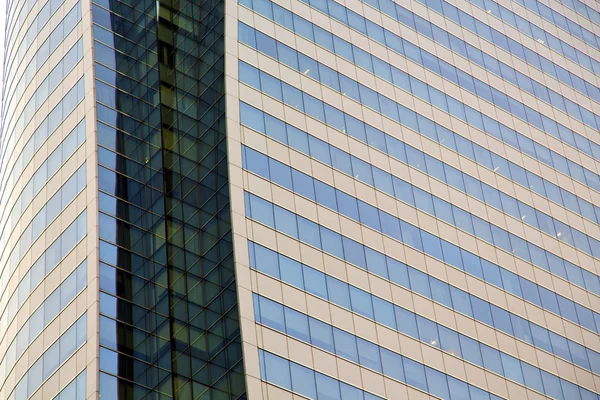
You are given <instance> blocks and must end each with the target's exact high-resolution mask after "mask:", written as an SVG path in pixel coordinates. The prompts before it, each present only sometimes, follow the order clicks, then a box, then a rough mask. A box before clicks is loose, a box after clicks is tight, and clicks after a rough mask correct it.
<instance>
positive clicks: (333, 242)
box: [246, 195, 600, 371]
mask: <svg viewBox="0 0 600 400" xmlns="http://www.w3.org/2000/svg"><path fill="white" fill-rule="evenodd" d="M246 204H247V206H246V213H247V214H248V215H249V216H250V217H251V218H253V219H255V220H256V221H258V222H261V223H263V224H265V225H267V226H270V227H271V228H273V229H276V230H278V231H280V232H283V233H285V234H287V235H290V236H292V237H294V238H296V239H299V240H302V241H304V242H306V243H308V244H310V245H312V246H315V247H317V248H319V249H321V250H323V251H326V252H328V253H330V254H333V255H335V256H336V257H340V258H342V259H343V260H345V261H347V262H349V263H352V264H353V265H356V266H358V267H360V268H362V269H365V270H368V271H370V272H371V273H373V274H376V275H378V276H381V277H382V278H384V279H389V280H390V281H392V282H394V283H396V284H398V285H400V286H402V287H405V288H407V289H409V290H412V291H414V292H416V293H419V294H420V295H422V296H424V297H426V298H429V299H431V300H434V301H437V302H439V303H441V304H444V305H445V306H447V307H449V308H451V309H453V310H456V311H458V312H461V313H463V314H465V315H468V316H469V317H471V318H474V319H477V320H478V321H480V322H482V323H486V324H488V325H490V326H493V327H495V328H497V329H498V330H500V331H502V332H505V333H506V334H507V335H511V336H514V337H516V338H518V339H520V340H523V341H524V342H526V343H529V344H531V345H534V346H536V347H539V348H541V349H543V350H546V351H548V352H550V353H552V354H555V355H557V356H559V357H563V358H565V359H567V360H569V361H571V362H573V363H575V364H577V365H580V366H582V368H586V369H588V370H592V369H593V370H594V371H599V370H600V354H599V353H597V352H595V351H593V350H591V349H588V348H586V347H584V346H582V345H580V344H577V343H575V342H573V341H572V340H570V339H567V338H565V337H563V336H560V335H557V334H555V333H553V332H551V331H549V330H548V329H546V328H544V327H542V326H539V325H537V324H534V323H533V322H530V321H528V320H526V319H524V318H522V317H519V316H518V315H516V314H513V313H511V312H508V311H505V310H503V309H501V308H499V307H497V306H495V305H493V304H490V303H489V302H487V301H484V300H482V299H479V298H477V297H475V296H473V295H470V294H469V293H467V292H465V291H463V290H461V289H458V288H456V287H454V286H451V285H449V284H447V283H445V282H443V281H440V280H439V279H436V278H434V277H431V276H429V275H428V274H425V273H423V272H421V271H419V270H417V269H415V268H412V267H410V266H407V265H406V264H404V263H401V262H399V261H396V260H394V259H392V258H390V257H387V256H385V255H383V254H382V253H380V252H378V251H376V250H373V249H370V248H368V247H366V246H364V245H362V244H360V243H357V242H355V241H354V240H352V239H349V238H347V237H345V236H342V235H340V234H338V233H335V232H333V231H331V230H329V229H327V228H325V227H322V226H320V225H318V224H315V223H314V222H312V221H309V220H307V219H305V218H303V217H300V216H298V215H296V214H294V213H291V212H290V211H287V210H285V209H283V208H281V207H279V206H277V205H273V204H272V203H270V202H268V201H266V200H263V199H261V198H259V197H256V196H254V195H247V198H246ZM254 207H258V208H257V209H255V208H254ZM273 212H274V213H275V214H273ZM273 215H274V216H273ZM418 235H419V233H418V232H414V233H413V237H414V238H415V239H416V240H420V237H419V236H418ZM266 273H269V272H266ZM486 273H487V271H486ZM502 278H504V276H501V277H499V279H502ZM282 279H284V277H283V276H282ZM292 284H294V283H292ZM517 284H518V283H517ZM296 286H297V283H296ZM354 311H356V312H359V313H360V314H362V315H365V316H367V317H369V315H373V313H371V312H369V311H368V310H365V309H358V310H354ZM369 318H372V317H369ZM382 323H385V322H382Z"/></svg>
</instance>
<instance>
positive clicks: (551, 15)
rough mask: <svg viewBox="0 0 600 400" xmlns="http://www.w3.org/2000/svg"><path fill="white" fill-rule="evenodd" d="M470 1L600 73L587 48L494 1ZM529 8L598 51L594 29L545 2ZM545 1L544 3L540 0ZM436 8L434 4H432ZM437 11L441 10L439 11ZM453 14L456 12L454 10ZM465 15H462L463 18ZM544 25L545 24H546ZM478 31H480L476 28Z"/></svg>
mask: <svg viewBox="0 0 600 400" xmlns="http://www.w3.org/2000/svg"><path fill="white" fill-rule="evenodd" d="M419 1H420V2H422V3H424V4H426V5H429V4H430V3H435V4H436V6H437V7H438V8H441V9H444V8H446V5H445V4H447V3H446V2H445V0H419ZM469 1H470V3H472V4H474V5H476V6H477V7H479V8H481V9H482V10H484V11H485V12H486V13H488V14H490V15H493V16H495V17H496V18H499V19H500V20H501V21H503V22H505V23H506V24H508V25H510V26H512V27H513V28H515V29H516V30H518V31H519V32H521V33H524V34H525V35H527V36H529V37H532V38H533V39H535V40H536V41H537V42H538V43H541V44H543V45H545V46H548V47H550V48H551V49H553V50H554V51H556V52H558V53H560V54H562V55H563V56H565V57H567V58H569V59H571V60H572V61H573V62H575V63H577V64H579V65H581V66H583V67H584V68H586V69H588V70H590V71H592V72H593V73H594V74H599V73H600V62H598V61H597V60H596V59H594V58H593V57H591V56H590V55H589V54H587V53H588V51H587V50H584V51H581V50H578V49H577V48H575V47H574V46H572V45H570V44H569V43H567V42H565V41H563V40H561V39H560V38H559V37H558V36H556V35H552V34H551V33H549V32H548V31H546V30H544V29H543V28H540V27H539V26H537V25H535V24H534V23H533V22H531V21H529V20H527V19H525V18H523V17H521V16H520V15H518V14H517V13H515V12H513V11H512V10H511V9H509V8H507V7H504V6H502V5H501V4H499V3H498V2H496V1H492V0H469ZM520 3H521V5H523V6H524V7H525V8H527V9H529V11H531V12H533V13H535V14H538V15H539V16H540V17H542V18H544V19H546V20H548V21H550V22H551V23H552V24H553V25H555V26H556V27H560V28H562V29H564V30H565V31H566V32H568V33H569V34H571V35H573V36H575V37H578V38H579V39H581V40H582V41H583V42H584V43H585V44H587V45H588V46H591V47H593V48H595V49H597V50H600V38H598V36H596V34H594V33H593V32H591V31H589V30H587V29H585V28H582V27H581V26H580V25H578V24H576V23H575V22H573V21H571V20H570V19H568V18H565V17H564V16H563V15H561V14H559V13H557V12H555V11H552V9H551V8H550V7H548V6H545V5H541V6H539V7H538V6H535V7H530V6H529V4H527V3H529V1H528V2H527V3H525V2H520ZM540 4H541V3H540ZM432 8H433V7H432ZM436 11H437V10H436ZM450 15H455V13H454V12H453V11H452V12H451V14H450ZM460 17H462V14H460V16H459V18H460ZM459 20H460V21H462V19H459ZM455 22H456V21H455ZM542 25H543V24H542ZM474 32H477V31H474Z"/></svg>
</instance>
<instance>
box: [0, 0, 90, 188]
mask: <svg viewBox="0 0 600 400" xmlns="http://www.w3.org/2000/svg"><path fill="white" fill-rule="evenodd" d="M72 13H76V14H78V15H79V18H78V19H77V21H72V19H69V20H67V19H64V20H63V21H62V22H61V24H60V25H61V26H62V25H63V22H65V21H69V22H70V23H71V24H73V23H74V24H73V28H74V26H75V25H76V24H77V23H78V22H79V20H80V19H81V12H80V10H79V3H78V4H77V5H76V6H75V7H74V8H73V9H72V10H71V11H70V12H69V15H70V14H72ZM70 29H72V28H70ZM65 31H66V28H65ZM63 39H64V38H63ZM49 55H50V54H48V55H47V56H46V59H44V60H42V63H40V64H39V65H37V63H35V62H34V61H33V60H32V62H30V63H29V65H28V67H27V69H26V71H25V73H24V75H23V76H22V77H21V80H20V82H19V88H17V89H16V90H20V85H21V84H22V83H23V84H25V87H26V86H27V84H26V82H31V81H32V80H33V78H34V76H35V74H36V73H37V71H38V69H37V68H38V67H41V66H42V64H43V62H45V61H46V60H47V58H48V57H49ZM16 90H15V91H16ZM23 90H24V88H23ZM15 91H12V90H11V92H9V93H14V92H15ZM17 98H18V97H17ZM5 115H6V114H5ZM39 129H42V127H41V126H40V127H39V128H38V130H39ZM4 131H5V132H6V128H5V130H4ZM22 133H23V132H21V133H20V135H22ZM36 133H37V131H36ZM11 138H12V139H13V140H12V147H11V148H10V152H12V151H13V150H14V146H15V145H16V141H15V140H14V136H11ZM30 141H31V139H29V140H28V143H29V142H30ZM2 145H3V146H4V145H5V143H3V144H2ZM3 148H4V147H3ZM36 149H37V148H36ZM25 150H26V149H25ZM6 153H7V150H6V149H5V150H4V152H3V153H2V154H3V158H2V165H4V168H2V169H1V171H0V190H1V191H2V193H4V191H5V190H6V188H7V187H12V185H10V184H7V180H9V179H10V178H12V179H13V182H14V181H15V179H16V177H15V173H14V172H13V171H14V168H15V167H18V166H21V165H20V164H16V165H15V164H13V163H12V162H13V161H8V160H10V154H8V155H7V154H6ZM19 157H20V155H19ZM31 157H33V154H31ZM28 161H30V159H28V158H27V157H25V159H24V160H21V162H22V163H23V162H24V163H27V162H28ZM9 162H10V164H8V163H9ZM23 168H24V167H23ZM19 174H20V171H19V172H18V173H17V175H19Z"/></svg>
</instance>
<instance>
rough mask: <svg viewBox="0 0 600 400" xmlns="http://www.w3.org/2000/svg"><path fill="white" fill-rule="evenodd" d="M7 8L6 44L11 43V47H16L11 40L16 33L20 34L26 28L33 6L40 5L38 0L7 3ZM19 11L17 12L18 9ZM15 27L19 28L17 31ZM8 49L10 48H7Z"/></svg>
mask: <svg viewBox="0 0 600 400" xmlns="http://www.w3.org/2000/svg"><path fill="white" fill-rule="evenodd" d="M6 3H7V6H6V8H5V10H4V11H5V12H6V20H5V21H6V30H5V32H6V34H5V35H4V39H5V42H6V43H10V44H11V46H13V47H14V45H15V43H12V41H11V39H12V36H13V34H15V32H17V33H18V32H20V30H21V28H22V27H23V26H24V24H25V21H26V20H27V17H29V13H30V12H31V10H32V9H33V6H34V5H35V4H37V3H38V1H37V0H24V1H12V2H10V1H7V2H6ZM19 5H20V7H18V11H17V7H16V6H19ZM13 6H14V7H13ZM15 26H17V27H19V29H17V30H16V31H15ZM7 47H8V46H7Z"/></svg>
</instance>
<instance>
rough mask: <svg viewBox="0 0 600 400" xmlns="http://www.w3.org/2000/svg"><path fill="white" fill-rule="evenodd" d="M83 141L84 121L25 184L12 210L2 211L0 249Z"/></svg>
mask: <svg viewBox="0 0 600 400" xmlns="http://www.w3.org/2000/svg"><path fill="white" fill-rule="evenodd" d="M84 141H85V120H82V121H81V122H80V123H79V124H78V125H77V126H76V127H75V128H74V129H73V130H72V131H71V132H70V133H69V135H68V136H67V137H66V138H65V139H64V140H63V141H62V142H61V143H60V145H59V146H58V147H57V148H56V149H55V150H54V151H53V152H52V154H50V156H48V158H47V159H46V160H45V161H44V163H43V164H42V165H41V166H40V167H39V168H38V170H37V171H36V172H35V173H34V174H33V176H32V177H31V179H29V181H28V182H27V184H26V185H25V187H24V188H23V190H22V191H21V194H20V195H19V197H18V198H17V200H16V201H15V202H14V206H13V207H12V210H9V209H7V210H6V211H3V212H2V214H4V218H2V219H3V221H2V222H3V223H2V225H1V226H2V233H0V248H4V246H5V245H6V241H7V240H8V238H9V237H10V233H11V232H12V230H13V229H14V227H15V226H16V224H17V222H18V221H19V220H20V219H21V216H22V213H23V211H25V210H26V209H27V207H28V206H29V205H30V204H31V202H32V201H33V199H34V197H35V196H37V195H38V193H39V192H40V191H41V190H42V188H43V187H44V186H45V185H46V183H48V181H50V179H51V178H52V177H53V176H54V174H55V173H56V172H57V171H58V170H59V169H60V168H61V167H62V166H63V165H64V163H66V162H67V160H68V159H69V158H71V156H72V155H73V154H74V153H75V151H76V150H77V149H78V148H79V147H80V146H81V145H82V144H83V142H84Z"/></svg>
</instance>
